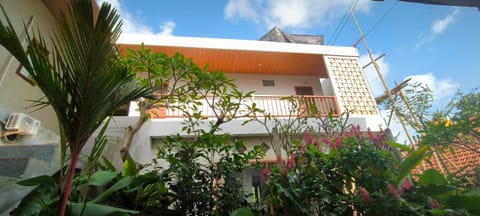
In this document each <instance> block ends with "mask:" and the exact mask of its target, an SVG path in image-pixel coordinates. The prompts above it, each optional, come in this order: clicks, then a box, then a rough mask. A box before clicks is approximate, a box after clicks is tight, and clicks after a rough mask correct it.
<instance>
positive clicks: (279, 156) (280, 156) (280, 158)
mask: <svg viewBox="0 0 480 216" xmlns="http://www.w3.org/2000/svg"><path fill="white" fill-rule="evenodd" d="M280 161H282V154H278V155H277V162H280Z"/></svg>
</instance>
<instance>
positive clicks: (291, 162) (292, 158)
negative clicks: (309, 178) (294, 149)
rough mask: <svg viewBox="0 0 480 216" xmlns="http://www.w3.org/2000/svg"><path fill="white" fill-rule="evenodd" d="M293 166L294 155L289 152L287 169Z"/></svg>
mask: <svg viewBox="0 0 480 216" xmlns="http://www.w3.org/2000/svg"><path fill="white" fill-rule="evenodd" d="M293 168H295V155H294V154H293V153H291V154H290V157H288V160H287V170H291V169H293Z"/></svg>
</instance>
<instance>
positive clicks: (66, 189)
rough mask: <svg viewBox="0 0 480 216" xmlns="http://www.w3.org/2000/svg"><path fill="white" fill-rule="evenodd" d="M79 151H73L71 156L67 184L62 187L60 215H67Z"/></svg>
mask: <svg viewBox="0 0 480 216" xmlns="http://www.w3.org/2000/svg"><path fill="white" fill-rule="evenodd" d="M78 155H79V154H78V153H73V154H72V155H71V158H70V170H69V171H68V174H67V178H66V179H65V184H64V185H63V188H62V197H61V200H60V212H59V215H60V216H64V215H65V211H66V210H67V203H68V197H69V196H70V191H71V190H72V182H73V177H74V176H75V168H76V166H77V161H78Z"/></svg>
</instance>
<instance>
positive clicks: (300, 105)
mask: <svg viewBox="0 0 480 216" xmlns="http://www.w3.org/2000/svg"><path fill="white" fill-rule="evenodd" d="M287 97H289V96H282V95H255V96H253V97H252V98H249V99H248V100H246V101H245V104H246V105H252V104H253V103H255V104H256V107H257V108H258V109H261V110H264V111H265V113H267V114H269V115H271V116H274V117H286V116H292V115H293V116H296V115H301V116H309V115H312V114H314V113H315V114H318V113H320V114H321V115H327V114H329V113H330V112H331V113H332V114H333V115H334V116H339V115H340V109H339V107H338V103H337V100H336V97H335V96H313V95H312V96H293V97H292V100H294V101H295V104H296V106H293V105H292V102H291V101H289V100H286V99H285V98H287ZM206 100H209V102H210V103H211V102H212V98H210V97H209V98H206V99H205V101H203V102H202V105H201V106H198V107H197V108H198V110H197V111H201V113H202V116H205V117H213V116H214V111H213V110H212V108H211V107H210V106H209V105H208V103H207V101H206ZM170 107H175V104H171V106H170ZM149 112H150V114H151V116H152V118H183V117H184V111H182V110H179V109H175V108H165V107H161V108H155V109H151V110H150V111H149Z"/></svg>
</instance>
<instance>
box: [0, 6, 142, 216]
mask: <svg viewBox="0 0 480 216" xmlns="http://www.w3.org/2000/svg"><path fill="white" fill-rule="evenodd" d="M2 11H3V14H4V15H5V17H6V21H7V23H3V22H2V23H1V25H0V44H1V45H2V46H3V47H5V48H6V49H7V50H8V51H9V52H10V53H12V55H13V56H14V57H15V58H16V59H17V60H18V61H19V62H20V63H21V64H22V65H23V66H24V67H25V69H26V70H27V71H28V73H29V74H30V75H31V77H33V79H34V80H35V82H36V83H37V84H38V87H39V88H40V89H41V90H42V92H43V93H44V95H45V98H46V100H38V101H36V102H37V105H40V106H48V105H50V106H52V108H53V110H54V111H55V113H56V115H57V118H58V121H59V125H60V131H61V133H62V137H64V138H65V141H66V142H64V143H63V144H62V150H63V151H62V152H66V150H67V149H68V151H69V153H70V154H69V157H70V161H69V165H68V169H67V170H66V171H65V172H63V173H62V174H64V175H63V176H64V178H62V179H61V181H60V183H61V184H62V187H61V188H62V190H61V193H62V196H61V206H60V210H59V215H64V214H65V211H66V206H67V203H68V198H69V194H70V190H71V186H72V180H73V177H74V170H75V167H76V165H77V161H78V158H79V155H80V153H81V151H82V149H83V147H84V146H85V144H86V142H87V140H88V139H89V138H90V136H91V135H92V133H93V132H94V131H95V130H96V129H97V128H98V127H99V126H100V125H101V124H102V122H103V120H104V119H105V118H107V117H108V116H110V115H112V114H113V112H114V110H115V109H116V108H118V107H119V106H121V105H123V104H125V103H128V102H130V101H132V100H136V99H137V98H139V97H143V96H147V95H149V94H150V91H149V90H147V89H146V88H145V87H139V86H137V85H136V83H135V79H134V74H133V73H131V72H130V71H129V70H128V68H127V67H126V66H125V65H124V64H122V62H121V61H120V57H119V55H118V53H117V51H116V47H115V42H116V40H117V39H118V37H119V35H120V26H121V21H120V19H119V15H118V13H117V12H116V10H115V9H113V8H112V7H111V6H110V5H109V4H106V3H104V4H103V5H102V6H101V8H100V11H99V14H98V17H95V15H94V13H93V10H92V2H91V1H85V0H73V1H72V3H71V5H70V7H69V11H68V13H67V14H68V15H65V14H63V15H62V17H61V19H60V20H59V24H58V26H57V29H56V31H55V32H53V34H52V35H53V36H52V37H51V38H49V39H50V40H51V41H52V49H50V50H49V49H48V48H47V46H46V41H45V39H44V38H43V37H42V36H41V35H40V34H39V33H34V34H28V31H27V36H26V38H27V50H24V48H23V47H22V43H21V41H20V39H19V38H18V36H17V33H16V32H15V30H14V28H13V26H12V24H11V22H10V20H9V19H8V16H7V15H6V12H5V10H4V9H3V7H2ZM27 53H28V55H27ZM64 156H65V154H63V157H62V161H61V162H62V163H64V160H63V159H64V158H65V157H64Z"/></svg>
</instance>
